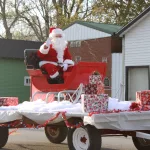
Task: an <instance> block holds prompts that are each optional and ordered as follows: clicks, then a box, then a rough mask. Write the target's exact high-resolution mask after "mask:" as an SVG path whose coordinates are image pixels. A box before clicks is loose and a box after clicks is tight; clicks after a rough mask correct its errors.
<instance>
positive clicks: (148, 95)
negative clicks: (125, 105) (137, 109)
mask: <svg viewBox="0 0 150 150" xmlns="http://www.w3.org/2000/svg"><path fill="white" fill-rule="evenodd" d="M136 101H137V102H138V103H140V104H141V105H150V90H145V91H138V92H136Z"/></svg>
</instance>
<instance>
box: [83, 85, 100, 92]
mask: <svg viewBox="0 0 150 150" xmlns="http://www.w3.org/2000/svg"><path fill="white" fill-rule="evenodd" d="M97 91H98V87H97V85H96V84H86V85H84V93H85V94H97Z"/></svg>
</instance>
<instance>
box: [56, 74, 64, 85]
mask: <svg viewBox="0 0 150 150" xmlns="http://www.w3.org/2000/svg"><path fill="white" fill-rule="evenodd" d="M55 79H56V80H57V84H63V83H64V79H63V77H62V76H61V75H58V76H57V77H56V78H55Z"/></svg>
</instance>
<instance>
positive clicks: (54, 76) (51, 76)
mask: <svg viewBox="0 0 150 150" xmlns="http://www.w3.org/2000/svg"><path fill="white" fill-rule="evenodd" d="M58 75H59V72H58V71H57V72H56V73H54V74H53V75H50V78H52V79H54V78H56V77H57V76H58Z"/></svg>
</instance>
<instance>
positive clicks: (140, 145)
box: [132, 137, 150, 150]
mask: <svg viewBox="0 0 150 150" xmlns="http://www.w3.org/2000/svg"><path fill="white" fill-rule="evenodd" d="M132 141H133V144H134V146H135V147H136V148H137V150H150V140H147V139H142V138H138V137H132Z"/></svg>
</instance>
